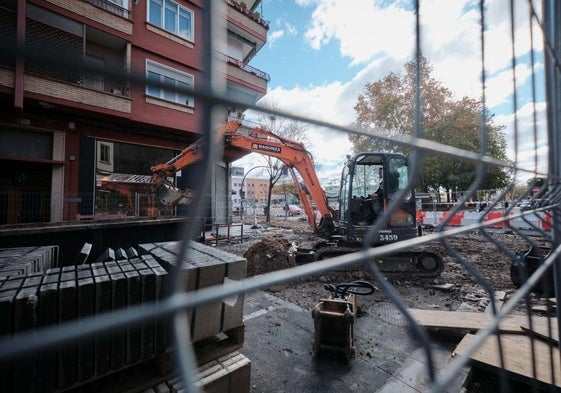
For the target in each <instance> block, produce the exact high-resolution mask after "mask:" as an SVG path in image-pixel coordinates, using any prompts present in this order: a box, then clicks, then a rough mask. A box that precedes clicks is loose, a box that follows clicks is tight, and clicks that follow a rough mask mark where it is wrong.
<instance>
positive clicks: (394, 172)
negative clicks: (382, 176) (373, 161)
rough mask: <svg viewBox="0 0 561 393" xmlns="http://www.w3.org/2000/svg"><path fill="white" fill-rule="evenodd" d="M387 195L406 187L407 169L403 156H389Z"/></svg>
mask: <svg viewBox="0 0 561 393" xmlns="http://www.w3.org/2000/svg"><path fill="white" fill-rule="evenodd" d="M387 180H388V181H387V188H388V195H392V194H394V193H395V192H397V191H399V190H402V189H404V188H405V187H407V183H408V170H407V161H406V160H405V158H404V157H390V158H389V161H388V179H387Z"/></svg>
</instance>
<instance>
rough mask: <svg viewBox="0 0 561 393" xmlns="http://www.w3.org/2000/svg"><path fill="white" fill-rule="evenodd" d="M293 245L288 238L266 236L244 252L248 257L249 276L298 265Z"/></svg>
mask: <svg viewBox="0 0 561 393" xmlns="http://www.w3.org/2000/svg"><path fill="white" fill-rule="evenodd" d="M291 247H292V244H291V243H290V242H289V241H288V240H286V239H282V238H277V237H264V238H263V240H261V241H260V242H258V243H255V244H253V245H252V246H250V247H249V248H248V249H247V251H246V252H245V253H244V254H243V256H244V257H245V258H246V259H247V275H248V277H250V276H257V275H259V274H264V273H269V272H273V271H277V270H283V269H288V268H291V267H294V266H296V263H295V262H294V257H293V256H292V255H291V252H290V248H291Z"/></svg>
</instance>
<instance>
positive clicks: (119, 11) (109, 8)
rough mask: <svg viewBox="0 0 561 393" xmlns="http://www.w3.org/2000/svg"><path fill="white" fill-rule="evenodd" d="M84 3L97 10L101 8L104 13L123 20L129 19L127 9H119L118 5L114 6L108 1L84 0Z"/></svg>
mask: <svg viewBox="0 0 561 393" xmlns="http://www.w3.org/2000/svg"><path fill="white" fill-rule="evenodd" d="M86 1H87V2H88V3H91V4H93V5H95V6H97V7H99V8H103V9H104V10H106V11H109V12H112V13H114V14H117V15H119V16H122V17H123V18H127V19H130V12H129V10H128V9H126V8H124V7H121V6H120V5H118V4H115V3H114V2H112V1H110V0H86Z"/></svg>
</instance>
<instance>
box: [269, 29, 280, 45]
mask: <svg viewBox="0 0 561 393" xmlns="http://www.w3.org/2000/svg"><path fill="white" fill-rule="evenodd" d="M282 37H284V31H283V30H275V31H272V32H270V33H269V35H268V37H267V46H268V47H269V48H273V47H274V46H275V43H276V42H277V41H278V40H280V39H281V38H282Z"/></svg>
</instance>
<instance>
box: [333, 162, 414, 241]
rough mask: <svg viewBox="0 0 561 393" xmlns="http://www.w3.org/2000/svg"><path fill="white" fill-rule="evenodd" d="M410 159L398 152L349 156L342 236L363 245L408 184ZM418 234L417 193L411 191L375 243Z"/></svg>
mask: <svg viewBox="0 0 561 393" xmlns="http://www.w3.org/2000/svg"><path fill="white" fill-rule="evenodd" d="M408 175H409V174H408V168H407V158H406V157H405V156H403V155H401V154H395V153H360V154H357V155H355V156H354V157H350V156H349V157H347V162H346V164H345V166H344V168H343V172H342V175H341V188H340V192H339V219H338V221H337V223H336V226H337V228H338V232H339V235H341V236H342V237H343V239H344V241H345V243H350V244H360V243H361V242H362V238H363V237H364V236H365V235H366V232H367V231H368V229H369V228H370V227H371V226H372V225H373V224H374V222H375V221H376V220H377V219H378V218H380V217H382V216H383V215H384V214H385V211H386V208H387V205H388V203H389V202H390V200H391V199H392V198H393V197H394V195H395V194H397V193H398V192H399V191H401V190H403V189H404V188H405V187H407V184H408ZM416 236H418V230H417V222H416V215H415V195H414V192H413V190H408V191H407V192H406V194H405V197H404V198H403V200H402V202H401V204H400V206H399V208H398V209H397V210H396V211H394V212H393V214H392V216H391V217H389V219H386V221H385V222H384V226H383V229H382V231H380V233H379V235H378V236H377V239H376V241H375V244H374V245H376V244H385V243H393V242H396V241H400V240H405V239H407V238H414V237H416Z"/></svg>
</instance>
